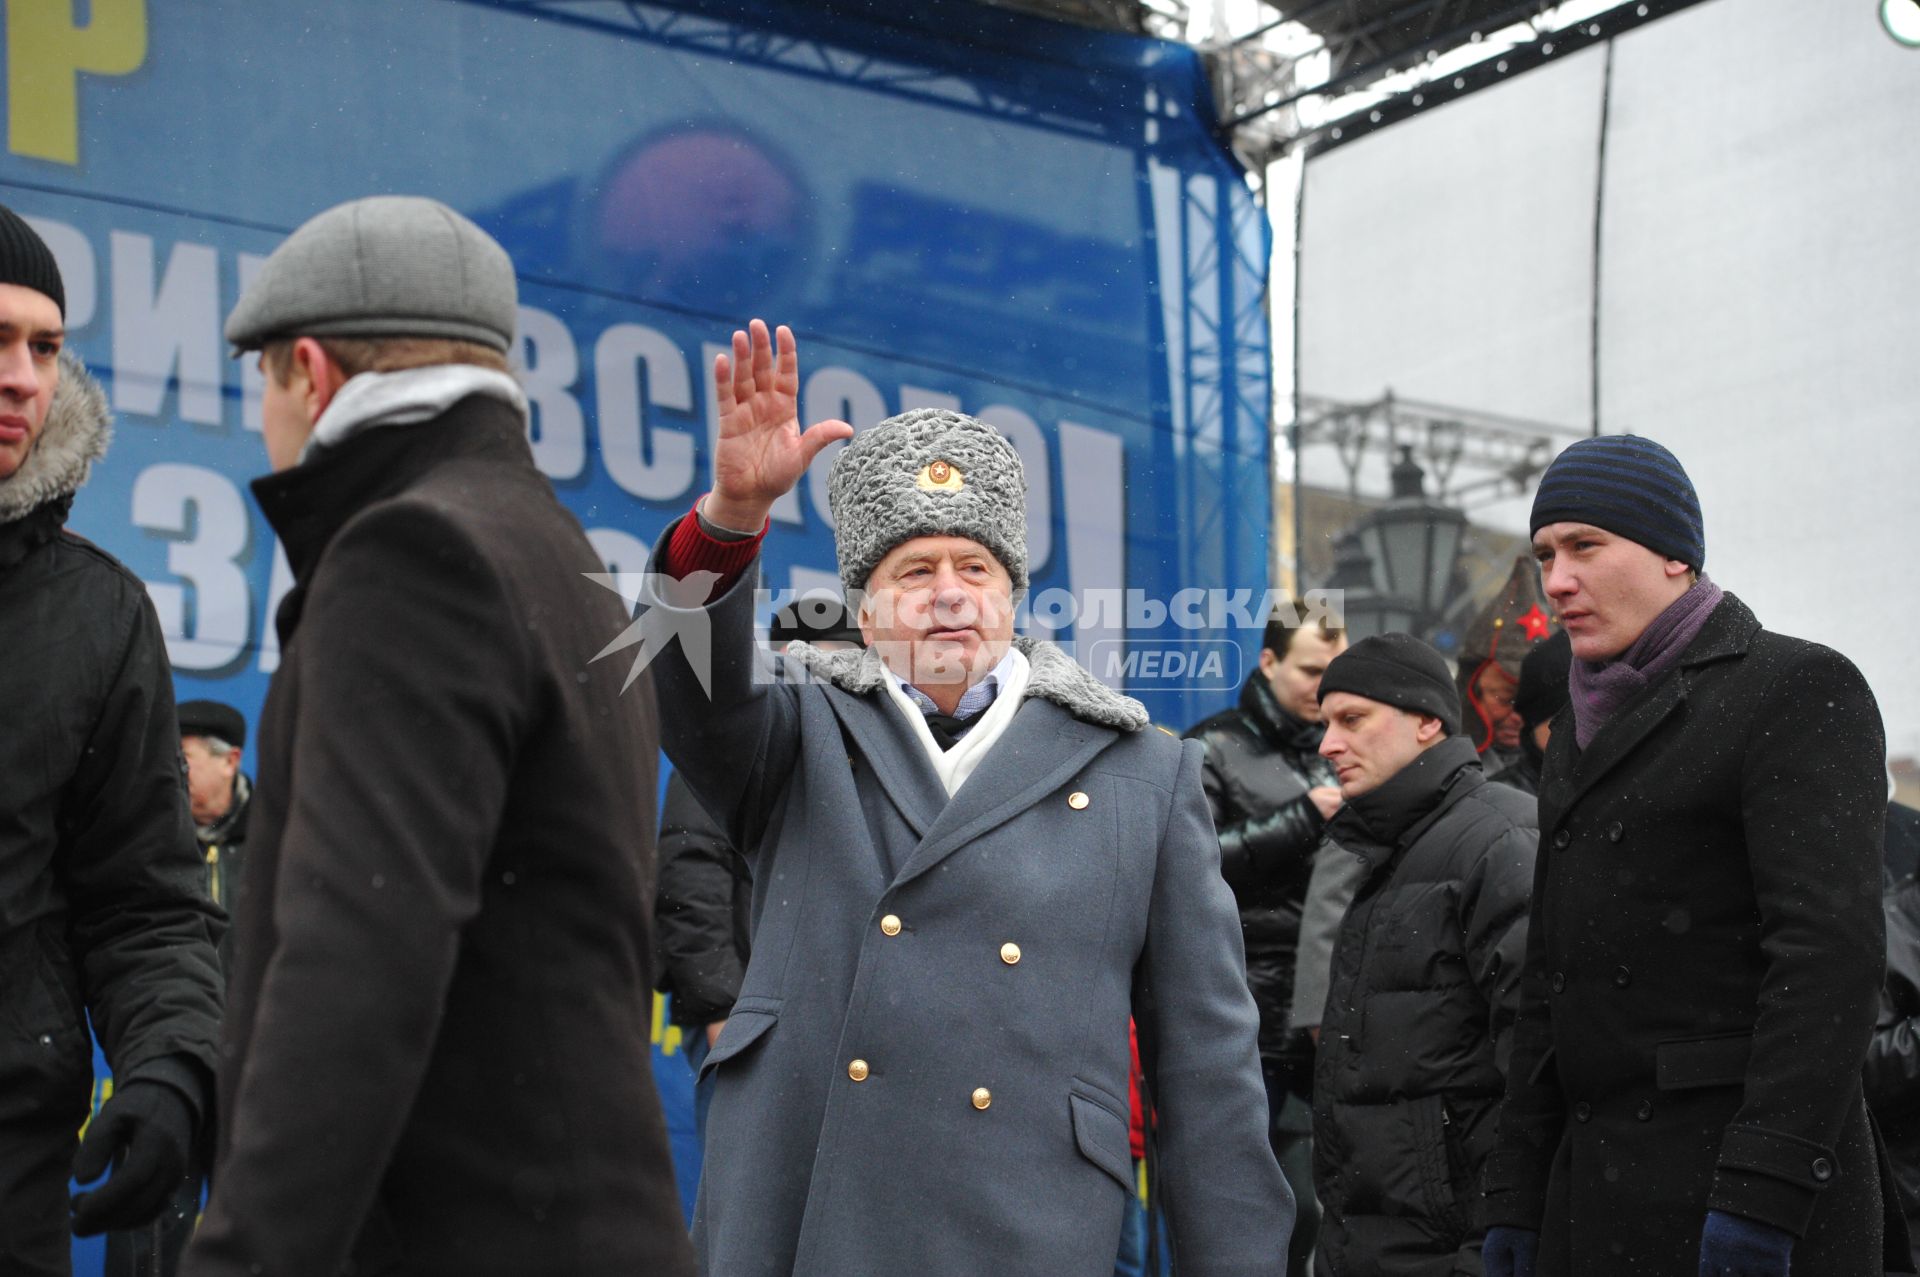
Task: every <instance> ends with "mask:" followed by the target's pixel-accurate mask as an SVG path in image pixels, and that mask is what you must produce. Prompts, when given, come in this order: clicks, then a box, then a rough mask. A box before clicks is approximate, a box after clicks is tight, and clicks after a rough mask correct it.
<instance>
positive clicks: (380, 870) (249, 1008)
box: [185, 396, 693, 1277]
mask: <svg viewBox="0 0 1920 1277" xmlns="http://www.w3.org/2000/svg"><path fill="white" fill-rule="evenodd" d="M524 429H525V427H524V424H523V422H522V420H521V419H520V417H519V415H518V414H517V413H516V412H514V411H513V410H512V409H511V408H510V407H508V406H507V405H506V404H504V403H502V402H500V401H497V400H492V399H484V398H480V397H477V396H470V397H468V398H466V399H464V400H461V401H459V402H458V403H455V404H454V405H453V406H452V407H450V408H448V409H447V411H446V412H445V413H443V414H442V415H441V416H440V417H439V418H437V419H435V420H430V421H426V422H420V423H417V424H413V425H407V426H390V427H382V428H375V429H369V430H367V431H365V432H364V433H362V434H359V435H356V436H354V437H351V438H349V439H348V440H347V441H346V442H344V443H342V444H340V445H338V446H337V447H335V448H332V449H329V450H327V451H326V452H325V453H323V454H320V455H318V456H316V457H315V458H314V459H312V460H309V461H306V462H303V463H302V464H301V465H299V466H296V467H294V468H293V469H291V470H288V471H284V472H282V473H281V474H278V475H274V476H272V477H271V478H268V479H263V480H260V481H258V482H257V483H256V484H255V487H254V490H255V493H256V495H257V496H258V498H259V500H260V503H261V508H262V509H263V511H264V512H265V513H266V515H267V517H268V518H269V520H271V521H272V523H273V525H274V527H275V529H276V530H277V531H278V532H279V533H280V536H281V539H282V544H283V545H284V546H285V547H286V550H287V558H288V562H289V564H290V565H291V566H292V568H293V574H294V582H295V584H294V588H293V590H292V591H291V592H290V593H289V594H288V595H287V597H286V600H285V602H284V603H283V604H282V606H281V608H280V611H279V614H278V618H277V619H278V624H279V630H280V640H281V663H280V668H279V669H278V670H277V671H276V672H275V674H274V677H273V683H272V686H271V688H270V689H269V691H268V694H267V701H266V707H265V709H264V711H263V713H262V715H261V724H260V733H259V735H260V754H259V765H260V771H259V779H258V782H257V786H256V788H255V791H254V803H253V810H252V814H251V821H250V825H249V831H248V832H249V839H248V847H247V861H248V863H247V872H246V875H245V877H244V878H243V879H242V880H241V884H240V889H239V898H238V899H237V900H236V901H235V903H234V905H233V912H234V920H235V922H234V925H235V931H236V938H235V945H234V967H233V973H232V983H231V999H230V1003H229V1009H228V1016H227V1021H226V1025H225V1029H224V1033H223V1040H222V1045H221V1060H220V1085H219V1093H220V1104H219V1111H220V1139H219V1152H218V1157H217V1160H216V1163H215V1166H214V1178H213V1192H212V1196H211V1199H210V1201H209V1203H208V1207H207V1212H206V1216H205V1218H204V1219H203V1221H202V1223H201V1226H200V1230H199V1232H198V1234H197V1235H196V1236H195V1238H194V1241H193V1244H192V1246H191V1247H190V1249H189V1250H188V1253H187V1263H186V1269H185V1271H186V1272H187V1273H190V1274H191V1275H192V1277H248V1275H249V1274H257V1273H262V1272H265V1273H272V1274H275V1275H276V1277H302V1275H311V1277H334V1275H335V1274H337V1273H340V1272H342V1271H346V1265H348V1264H349V1263H351V1265H352V1267H351V1271H353V1272H356V1273H362V1274H405V1275H408V1277H415V1275H425V1274H444V1275H446V1277H456V1275H457V1277H486V1275H496V1277H536V1275H541V1274H550V1275H551V1277H563V1275H564V1277H579V1275H583V1274H584V1275H593V1274H616V1273H618V1274H632V1273H648V1274H656V1273H657V1274H663V1275H672V1274H685V1273H689V1272H690V1271H691V1270H692V1265H693V1257H692V1251H691V1248H690V1246H689V1244H688V1241H687V1236H686V1233H685V1231H684V1225H683V1223H682V1217H681V1211H680V1206H679V1200H678V1197H677V1194H676V1192H675V1190H674V1185H673V1177H672V1173H671V1168H670V1166H669V1164H668V1154H667V1149H666V1133H665V1127H664V1124H663V1122H662V1118H661V1114H660V1105H659V1099H658V1096H657V1094H656V1093H655V1091H654V1086H653V1078H652V1075H651V1071H650V1070H649V1069H648V1067H647V1059H648V1055H649V1037H650V1030H651V1025H650V1022H649V1014H648V1012H649V1000H650V994H649V990H650V988H651V985H652V980H651V978H650V976H651V973H650V970H649V967H650V940H649V932H650V928H651V892H652V886H651V876H652V855H653V839H654V826H653V796H654V767H655V762H656V758H657V753H656V750H657V744H656V741H657V735H656V732H657V727H656V723H655V718H654V709H653V700H652V697H651V694H650V692H649V690H648V687H647V685H646V684H645V683H644V682H643V683H640V684H637V685H635V686H634V687H633V688H632V689H631V690H629V691H627V692H626V693H625V694H624V695H623V694H622V691H621V685H622V681H623V679H624V677H625V672H626V671H625V668H624V664H625V663H624V662H620V661H602V662H599V663H595V662H594V660H593V657H594V654H595V653H596V652H598V651H599V650H600V649H601V648H602V647H603V646H604V645H605V644H606V643H607V642H608V641H610V640H611V639H612V638H614V637H615V636H616V635H618V634H619V633H620V631H621V629H622V628H623V627H624V625H625V624H626V621H627V615H626V612H625V609H624V608H622V607H621V606H620V603H619V600H618V599H617V598H616V596H615V595H614V594H612V593H611V592H609V591H607V590H605V589H603V588H602V587H601V586H599V585H597V584H595V583H594V582H593V581H591V580H589V579H587V574H591V573H598V572H601V571H603V570H604V568H603V566H602V564H601V563H600V560H599V558H598V556H597V555H596V554H595V553H594V551H593V549H592V548H591V546H590V545H589V544H588V542H587V540H586V537H585V536H584V534H583V533H582V532H581V529H580V525H579V524H578V523H577V522H575V521H574V519H573V516H572V515H570V514H568V513H567V512H566V511H565V510H564V509H563V508H562V507H561V506H560V504H559V502H558V501H557V500H555V498H554V495H553V491H552V489H551V488H550V487H549V486H548V483H547V481H546V479H545V478H544V477H543V476H542V475H541V474H540V473H539V471H537V470H536V469H535V468H534V465H533V459H532V455H531V453H530V452H529V450H528V447H527V442H526V438H525V434H524Z"/></svg>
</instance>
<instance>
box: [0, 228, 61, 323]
mask: <svg viewBox="0 0 1920 1277" xmlns="http://www.w3.org/2000/svg"><path fill="white" fill-rule="evenodd" d="M0 284H18V285H20V286H21V287H22V288H31V289H32V290H33V291H34V292H36V293H45V294H46V295H47V296H49V297H51V298H53V304H54V305H56V306H58V307H59V308H60V318H62V319H65V318H66V317H67V290H66V288H65V286H64V285H62V284H61V282H60V263H58V262H56V261H54V260H53V250H52V249H50V248H48V247H47V241H45V240H44V239H41V238H40V234H39V232H38V231H36V230H34V229H33V227H31V226H29V225H27V223H26V219H25V218H23V217H21V216H20V214H18V213H16V212H14V211H13V210H12V209H10V208H8V207H7V206H6V205H5V204H0Z"/></svg>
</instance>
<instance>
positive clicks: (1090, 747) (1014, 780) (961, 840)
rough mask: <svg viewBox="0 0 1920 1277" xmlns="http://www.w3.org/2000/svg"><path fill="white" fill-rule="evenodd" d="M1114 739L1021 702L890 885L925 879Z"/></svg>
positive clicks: (1048, 708) (1044, 706) (1063, 714)
mask: <svg viewBox="0 0 1920 1277" xmlns="http://www.w3.org/2000/svg"><path fill="white" fill-rule="evenodd" d="M1117 734H1118V733H1117V732H1116V731H1115V730H1114V729H1113V728H1110V727H1099V726H1095V725H1094V724H1092V723H1085V722H1081V721H1080V720H1079V719H1077V718H1074V717H1073V716H1072V715H1071V714H1069V713H1067V711H1066V710H1064V709H1062V708H1060V707H1059V706H1058V705H1055V704H1054V703H1053V702H1051V701H1043V700H1038V699H1032V698H1030V699H1028V700H1027V701H1025V702H1024V703H1023V704H1022V705H1021V706H1020V710H1019V712H1018V713H1017V714H1015V715H1014V717H1013V722H1012V723H1010V724H1008V726H1007V730H1006V734H1005V735H1003V736H1001V738H1000V739H999V740H998V741H996V742H994V745H993V748H992V749H990V750H988V751H987V756H986V757H985V758H983V759H981V760H980V766H979V768H978V769H977V770H975V772H974V773H973V775H972V776H970V777H968V778H967V783H966V784H964V785H962V786H961V787H960V792H959V793H957V794H955V795H954V796H953V797H952V798H951V799H950V800H948V802H947V804H946V807H945V809H944V810H942V811H941V812H940V814H939V817H938V818H937V819H936V820H935V821H934V823H933V827H932V828H931V829H929V830H928V831H927V833H926V836H925V838H923V839H922V840H921V843H920V846H919V847H917V848H915V850H914V852H913V854H912V855H911V856H910V857H908V859H907V863H906V864H905V865H904V866H903V867H902V868H901V870H900V875H899V877H898V878H897V879H896V880H895V885H896V886H897V885H899V884H900V883H903V882H906V881H908V880H909V879H912V878H916V877H918V876H919V875H921V874H923V873H925V872H926V871H927V870H929V869H931V868H933V866H935V865H937V864H939V863H940V862H941V861H942V860H945V859H946V858H947V857H948V856H950V855H952V854H953V853H954V852H955V851H957V850H958V849H959V848H961V847H963V846H965V845H966V844H967V843H969V842H971V841H973V840H974V839H976V838H978V837H980V836H981V835H982V834H985V833H986V832H987V831H988V830H990V829H993V828H995V827H996V826H999V825H1003V824H1005V823H1006V822H1007V821H1009V820H1012V819H1013V818H1014V817H1015V816H1018V815H1019V814H1020V813H1021V812H1023V811H1025V810H1027V808H1029V807H1031V806H1033V805H1034V804H1035V803H1037V802H1039V801H1040V800H1041V799H1042V798H1044V797H1046V796H1047V795H1048V794H1050V793H1052V792H1053V791H1054V790H1056V789H1058V788H1059V787H1060V786H1061V785H1064V784H1065V783H1066V782H1067V781H1068V780H1069V779H1070V778H1071V777H1072V776H1073V775H1074V773H1076V772H1078V771H1079V770H1080V769H1081V768H1082V767H1084V766H1086V764H1087V763H1088V761H1089V760H1091V759H1092V758H1093V756H1094V755H1096V754H1098V753H1099V752H1100V751H1101V750H1103V749H1105V748H1106V747H1107V746H1108V745H1110V744H1112V743H1113V741H1114V738H1115V736H1116V735H1117ZM915 752H916V753H918V752H919V749H918V746H917V745H916V746H915ZM928 770H929V772H931V769H928ZM934 783H935V784H936V786H937V784H938V782H937V781H935V782H934Z"/></svg>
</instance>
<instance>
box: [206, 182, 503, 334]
mask: <svg viewBox="0 0 1920 1277" xmlns="http://www.w3.org/2000/svg"><path fill="white" fill-rule="evenodd" d="M518 303H519V290H518V287H517V286H516V284H515V282H514V278H513V259H512V258H510V257H508V256H507V250H506V249H504V248H501V247H500V245H499V244H498V243H496V242H495V241H494V238H493V237H492V236H491V235H489V234H487V233H486V232H485V231H483V230H481V229H480V228H479V227H478V226H475V225H474V224H473V223H472V222H470V221H468V220H467V219H466V218H464V217H462V216H461V215H460V214H459V213H456V212H454V211H453V210H452V209H450V208H448V207H447V206H446V205H445V204H442V203H440V202H439V201H437V200H430V199H423V198H421V197H420V196H417V195H375V196H372V197H370V198H367V199H361V200H354V201H352V202H351V203H347V204H339V205H336V206H335V207H333V208H330V209H328V210H327V211H326V212H324V213H321V214H320V215H319V216H317V217H315V218H313V219H312V220H310V221H308V222H307V224H306V225H304V226H302V227H301V228H300V229H299V230H297V231H295V232H294V233H293V234H291V235H289V236H287V238H286V240H285V241H284V242H282V243H281V245H280V247H279V248H276V249H275V250H274V251H273V256H271V257H269V258H267V264H266V265H265V266H264V267H262V268H261V270H260V273H259V274H258V275H257V276H255V277H254V280H253V283H252V284H251V285H250V286H249V287H248V288H247V291H246V292H245V293H244V294H242V295H241V297H240V304H239V305H237V306H235V307H234V308H233V314H231V315H229V316H227V340H228V341H229V342H231V343H232V344H233V347H234V349H235V350H236V351H243V350H258V349H260V348H261V347H262V346H265V345H266V344H267V343H268V342H270V341H275V340H279V339H283V338H288V337H453V338H458V339H460V340H462V341H471V342H477V343H479V344H480V345H483V346H491V347H492V348H493V349H495V350H498V351H500V352H502V353H505V351H506V349H507V347H508V346H510V345H511V344H512V343H513V329H514V322H515V308H516V307H517V305H518Z"/></svg>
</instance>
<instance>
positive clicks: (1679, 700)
mask: <svg viewBox="0 0 1920 1277" xmlns="http://www.w3.org/2000/svg"><path fill="white" fill-rule="evenodd" d="M1759 632H1760V621H1759V618H1757V617H1755V616H1754V614H1753V611H1752V609H1750V608H1749V607H1748V606H1747V605H1746V604H1745V603H1742V602H1741V601H1740V600H1739V599H1738V598H1736V597H1735V596H1734V595H1732V594H1728V595H1727V596H1726V597H1725V598H1723V599H1722V600H1721V601H1720V606H1719V607H1716V608H1715V609H1713V613H1712V615H1710V616H1709V617H1707V623H1706V624H1705V625H1703V626H1702V627H1701V628H1700V632H1699V633H1698V634H1696V635H1695V636H1694V639H1693V642H1691V643H1689V644H1687V650H1686V651H1684V652H1682V653H1681V654H1680V659H1679V660H1678V661H1677V662H1675V664H1674V667H1673V668H1672V669H1670V670H1668V671H1667V672H1666V674H1665V675H1664V676H1662V677H1661V678H1659V679H1656V680H1655V681H1654V683H1653V685H1652V686H1651V687H1649V688H1647V689H1646V690H1645V691H1644V692H1642V693H1641V694H1640V695H1639V696H1637V697H1635V698H1634V699H1633V700H1631V701H1629V702H1627V703H1626V704H1625V705H1623V706H1621V708H1620V711H1619V712H1618V713H1617V714H1615V715H1614V716H1613V717H1612V718H1611V719H1608V720H1607V722H1606V724H1605V725H1604V726H1602V727H1601V728H1600V731H1599V734H1598V735H1596V736H1595V737H1594V738H1593V740H1592V742H1591V743H1590V744H1589V745H1588V746H1587V747H1586V749H1584V750H1582V749H1580V748H1579V747H1578V746H1577V745H1575V744H1574V739H1573V707H1572V706H1568V707H1567V708H1565V709H1563V710H1561V711H1560V713H1559V714H1557V715H1555V716H1554V720H1553V731H1552V733H1551V736H1550V738H1549V740H1548V741H1547V761H1546V765H1545V767H1543V768H1542V784H1541V790H1540V798H1541V804H1542V807H1543V808H1549V807H1550V808H1552V809H1553V810H1555V811H1559V812H1564V811H1566V810H1567V809H1569V808H1571V807H1572V806H1573V804H1575V803H1576V802H1578V801H1580V798H1581V796H1582V795H1584V794H1585V793H1586V792H1587V791H1588V790H1590V789H1592V788H1593V787H1594V786H1595V785H1596V784H1598V783H1599V781H1600V779H1601V778H1602V777H1603V776H1605V775H1606V774H1607V773H1608V772H1610V771H1612V770H1613V769H1614V768H1615V767H1617V766H1619V765H1620V764H1621V762H1623V761H1624V760H1625V759H1627V758H1628V757H1629V756H1630V755H1632V753H1633V751H1634V750H1635V748H1637V747H1638V746H1639V744H1640V743H1641V742H1642V741H1644V740H1646V738H1647V737H1648V736H1649V735H1651V734H1652V733H1653V731H1654V729H1655V728H1657V727H1659V726H1660V724H1661V723H1663V722H1665V721H1666V720H1667V718H1668V717H1669V716H1670V715H1673V714H1676V713H1680V712H1682V710H1683V708H1684V706H1685V704H1686V700H1687V692H1688V688H1689V686H1690V685H1691V684H1692V681H1693V677H1694V672H1695V671H1696V670H1699V669H1701V668H1703V667H1705V666H1708V665H1713V664H1716V663H1718V662H1720V661H1727V660H1737V659H1739V658H1740V657H1742V656H1745V655H1746V653H1747V648H1748V647H1749V646H1750V645H1751V644H1752V643H1753V636H1754V635H1755V634H1758V633H1759Z"/></svg>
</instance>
